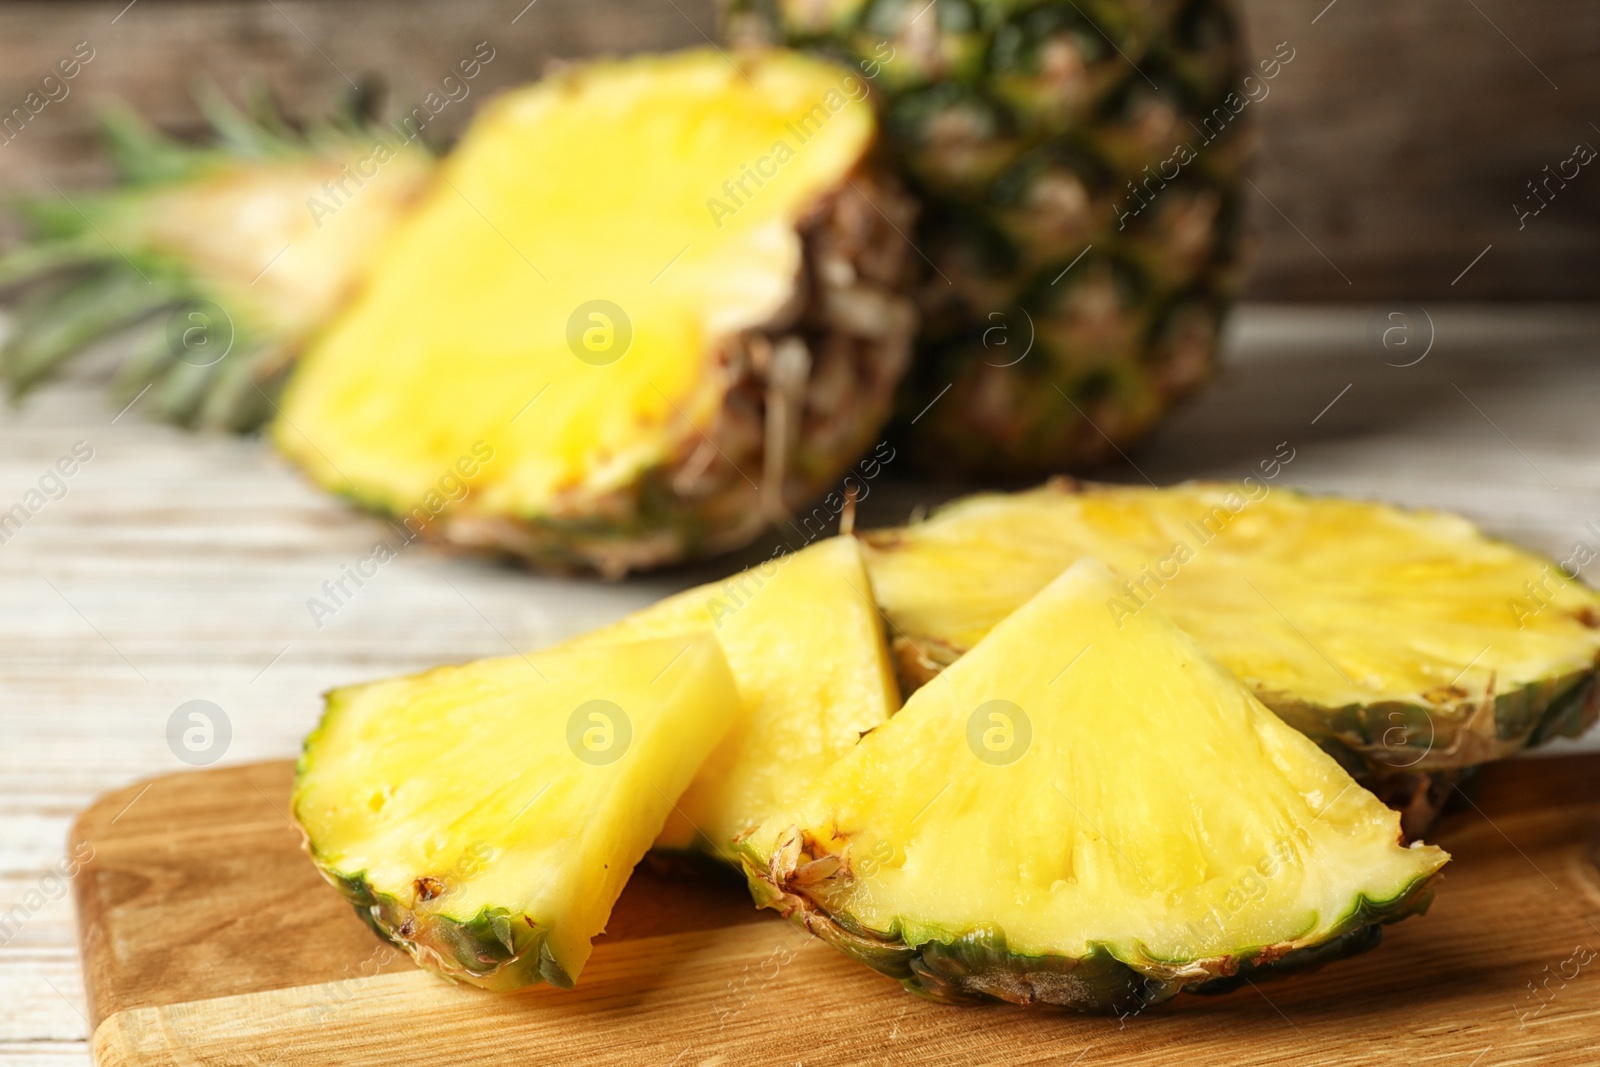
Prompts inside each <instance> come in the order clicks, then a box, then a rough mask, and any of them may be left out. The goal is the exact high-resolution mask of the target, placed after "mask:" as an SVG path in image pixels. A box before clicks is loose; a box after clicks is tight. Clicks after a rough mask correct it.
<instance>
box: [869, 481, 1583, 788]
mask: <svg viewBox="0 0 1600 1067" xmlns="http://www.w3.org/2000/svg"><path fill="white" fill-rule="evenodd" d="M866 548H867V561H868V567H869V569H870V570H871V572H872V580H873V587H874V590H875V593H876V596H877V597H878V601H879V603H880V604H881V605H882V606H883V609H884V611H885V613H886V614H887V615H888V617H889V619H890V621H891V622H892V624H893V625H894V627H895V629H896V632H897V633H899V634H902V635H903V637H904V640H903V642H902V645H901V648H900V649H899V652H900V653H901V657H902V658H901V662H902V663H904V664H906V665H907V667H908V668H909V670H908V672H907V673H908V674H911V675H913V676H914V677H915V678H916V680H918V681H920V680H925V678H926V677H927V676H928V675H929V674H931V672H932V671H934V670H937V669H938V666H939V665H940V664H943V663H948V662H950V661H952V660H954V659H955V658H956V657H957V656H959V655H960V654H961V653H962V652H963V651H964V650H966V649H969V648H972V647H974V646H975V645H976V644H977V643H978V642H979V640H980V639H981V638H982V637H983V635H984V634H985V633H987V632H989V631H990V630H991V629H992V628H993V627H994V626H995V625H996V624H998V623H999V622H1000V620H1001V619H1003V618H1005V617H1006V615H1007V614H1009V613H1010V612H1011V611H1012V610H1014V609H1015V608H1017V607H1018V606H1019V605H1021V604H1022V603H1024V602H1025V601H1026V600H1027V599H1028V598H1029V597H1031V596H1033V595H1034V594H1035V593H1036V592H1037V591H1038V590H1039V589H1041V588H1043V587H1044V586H1045V585H1046V584H1048V583H1049V582H1050V581H1051V580H1052V578H1053V577H1054V576H1055V574H1057V573H1059V571H1060V569H1061V568H1062V567H1065V566H1067V565H1069V564H1071V563H1072V562H1073V561H1074V560H1076V559H1079V558H1082V557H1084V556H1094V557H1096V558H1099V559H1101V560H1104V561H1105V562H1106V563H1107V564H1109V565H1110V566H1111V567H1112V568H1113V570H1115V571H1116V572H1118V573H1119V574H1120V575H1121V576H1122V580H1123V581H1124V582H1126V583H1127V584H1124V585H1121V586H1119V588H1118V590H1117V591H1116V594H1115V595H1114V596H1109V597H1108V598H1107V601H1106V603H1104V604H1102V605H1101V611H1102V613H1103V614H1104V615H1105V616H1106V617H1107V618H1108V619H1114V620H1117V621H1119V622H1127V621H1128V620H1130V619H1131V618H1133V617H1134V616H1136V615H1138V614H1140V613H1142V611H1145V610H1149V608H1148V607H1146V606H1145V605H1150V606H1156V607H1159V608H1160V609H1161V610H1162V611H1163V612H1165V613H1166V614H1167V615H1168V616H1170V617H1171V618H1172V620H1173V621H1174V622H1176V623H1177V624H1178V625H1179V626H1181V627H1183V628H1184V629H1185V630H1186V631H1188V632H1189V633H1190V634H1192V635H1193V636H1194V637H1195V639H1196V640H1197V641H1199V642H1200V644H1201V645H1202V646H1203V647H1204V648H1205V649H1206V651H1207V652H1209V653H1210V654H1211V655H1213V656H1215V657H1216V658H1217V660H1218V661H1220V662H1221V663H1222V665H1223V666H1225V667H1227V668H1228V669H1229V670H1230V671H1232V672H1233V673H1234V674H1235V675H1236V676H1238V677H1239V678H1240V679H1241V680H1242V681H1244V683H1245V684H1246V685H1247V686H1249V687H1250V689H1251V690H1252V691H1253V692H1254V693H1255V694H1256V696H1257V697H1259V698H1260V699H1261V700H1262V701H1264V702H1265V703H1266V704H1267V705H1268V706H1269V707H1271V708H1272V709H1273V710H1274V711H1276V712H1277V713H1278V714H1279V715H1280V716H1281V717H1283V718H1284V719H1285V720H1286V721H1287V722H1289V723H1290V724H1291V725H1293V726H1295V727H1297V728H1299V729H1300V730H1302V731H1303V732H1305V733H1306V734H1308V735H1309V736H1311V737H1312V738H1313V739H1314V740H1316V741H1318V742H1320V743H1322V744H1323V745H1324V747H1326V748H1328V749H1329V751H1330V752H1332V753H1333V754H1335V755H1336V756H1339V757H1340V758H1341V759H1342V760H1344V761H1345V762H1347V764H1348V765H1349V766H1351V767H1352V768H1353V769H1357V770H1360V771H1362V772H1365V773H1367V774H1373V775H1384V774H1392V773H1396V772H1410V773H1414V774H1415V773H1421V772H1434V771H1448V770H1450V769H1453V768H1460V767H1466V766H1471V765H1473V764H1477V763H1482V762H1485V761H1488V760H1493V759H1499V758H1501V757H1504V756H1507V755H1509V754H1511V753H1513V752H1515V751H1517V750H1520V749H1521V748H1523V747H1525V746H1527V745H1529V744H1535V743H1538V742H1540V741H1544V740H1546V739H1548V738H1550V737H1552V736H1555V735H1557V734H1567V735H1576V734H1577V733H1580V732H1582V730H1583V729H1585V728H1586V727H1587V725H1588V724H1589V723H1591V722H1592V721H1593V720H1594V715H1595V681H1594V679H1595V671H1596V664H1597V657H1600V595H1597V594H1596V593H1595V592H1594V591H1593V590H1591V589H1589V588H1588V587H1587V586H1584V585H1583V584H1582V583H1581V582H1577V581H1572V580H1569V579H1567V578H1566V576H1565V575H1564V574H1563V573H1561V572H1560V571H1558V569H1557V565H1556V564H1554V563H1552V562H1550V561H1547V560H1544V559H1541V558H1539V557H1538V556H1536V555H1533V554H1532V553H1529V552H1525V551H1523V550H1521V549H1519V548H1516V547H1515V546H1512V545H1509V544H1506V543H1504V542H1500V541H1495V540H1491V539H1490V538H1488V537H1485V536H1484V535H1483V534H1482V533H1481V532H1480V531H1479V530H1477V529H1476V528H1475V527H1474V526H1472V524H1471V523H1469V522H1467V521H1466V520H1465V519H1462V518H1459V517H1457V516H1454V515H1448V514H1444V513H1440V512H1430V511H1402V510H1400V509H1398V508H1394V507H1390V506H1387V505H1384V504H1377V503H1370V502H1365V501H1356V500H1343V499H1337V498H1319V497H1311V496H1306V495H1303V494H1300V493H1296V492H1292V491H1289V490H1284V489H1276V490H1269V488H1268V487H1267V485H1266V484H1265V483H1264V482H1254V483H1248V482H1247V483H1245V484H1241V485H1218V484H1188V485H1180V486H1176V487H1173V488H1170V489H1146V488H1123V487H1114V486H1095V485H1076V484H1072V483H1066V482H1057V483H1051V484H1049V485H1046V486H1043V487H1041V488H1039V489H1035V490H1032V491H1029V492H1024V493H1016V494H1011V495H1002V494H983V495H979V496H974V497H969V498H967V499H965V500H962V501H959V502H957V503H955V504H952V505H950V506H949V507H947V508H945V509H944V510H942V511H940V512H939V513H937V514H936V515H934V516H933V517H932V518H931V519H929V520H928V521H926V522H923V523H919V524H917V525H913V526H909V527H906V528H904V529H900V530H886V531H880V532H878V533H874V534H871V535H869V536H868V537H867V545H866Z"/></svg>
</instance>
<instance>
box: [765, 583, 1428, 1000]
mask: <svg viewBox="0 0 1600 1067" xmlns="http://www.w3.org/2000/svg"><path fill="white" fill-rule="evenodd" d="M1123 595H1125V594H1124V593H1123V591H1122V588H1121V584H1120V582H1119V581H1118V580H1117V579H1114V578H1113V577H1112V576H1111V574H1110V572H1109V571H1107V570H1106V568H1105V567H1104V566H1103V565H1102V564H1100V563H1099V562H1097V561H1095V560H1092V559H1084V560H1082V561H1080V562H1078V563H1077V564H1075V565H1074V566H1073V567H1071V568H1070V569H1069V570H1067V571H1066V572H1065V573H1063V574H1062V575H1061V576H1060V577H1058V578H1057V579H1056V580H1055V581H1054V582H1052V583H1050V584H1049V585H1048V586H1046V587H1045V589H1044V590H1043V591H1041V592H1040V593H1039V594H1038V595H1037V596H1035V597H1034V598H1033V599H1031V600H1029V601H1028V602H1027V603H1026V604H1025V605H1023V606H1022V607H1021V608H1019V609H1018V610H1017V611H1016V612H1015V613H1014V614H1012V615H1010V616H1008V617H1007V618H1006V619H1005V620H1004V621H1002V622H1000V623H999V624H998V625H997V626H996V627H995V628H994V629H993V631H992V632H991V633H990V634H989V635H988V636H987V637H985V638H983V639H982V640H981V641H980V642H979V643H978V644H977V646H976V647H975V648H974V649H973V650H972V651H971V652H970V653H969V654H968V655H966V656H964V657H962V658H961V660H959V661H958V662H957V663H956V664H955V665H954V666H952V667H950V668H949V669H948V670H946V671H945V672H944V673H943V674H942V675H941V676H940V678H939V679H938V680H936V681H934V682H931V683H930V684H928V685H927V686H925V687H924V688H922V689H921V690H919V691H918V692H917V693H916V694H915V695H914V696H912V698H911V699H910V701H909V702H907V704H906V706H905V707H904V708H903V709H901V711H900V712H899V713H898V714H896V715H895V717H894V718H893V719H891V720H890V721H889V722H888V723H886V724H885V725H883V726H881V727H879V728H878V729H877V730H875V731H873V732H872V733H870V734H868V735H867V736H866V737H865V738H864V739H863V740H862V742H861V743H860V745H858V746H857V747H856V748H855V750H854V751H852V752H851V753H850V754H848V755H847V756H845V757H844V758H843V759H841V760H840V761H839V762H838V763H836V764H835V765H834V766H833V767H832V768H830V769H829V770H828V771H827V772H826V773H825V774H824V775H823V776H822V777H821V778H820V779H819V780H818V781H817V782H815V783H814V784H813V785H812V786H811V788H810V789H808V790H807V791H806V794H805V796H804V797H803V798H802V799H800V800H798V801H797V802H795V803H793V804H791V805H790V806H788V807H787V808H786V809H784V810H783V811H781V812H779V813H776V814H774V815H773V816H772V817H771V818H770V819H768V820H767V822H766V823H764V824H763V825H762V826H761V827H760V828H759V830H757V831H756V832H754V833H752V834H750V835H749V836H747V837H746V838H745V839H744V840H743V841H742V842H741V845H740V847H741V855H742V856H743V858H744V860H745V864H746V870H747V873H748V875H749V877H750V880H751V887H752V890H753V891H754V892H755V893H756V895H757V899H758V900H759V901H761V902H762V903H764V904H766V905H768V906H771V907H774V908H777V909H779V910H781V911H783V912H785V913H786V914H788V915H789V916H790V917H791V918H793V919H795V920H797V921H799V922H801V923H803V924H804V925H806V926H807V927H809V928H810V929H811V930H812V931H813V932H815V933H817V934H819V935H821V936H822V937H823V938H824V939H826V940H827V941H829V942H830V943H832V944H833V945H835V946H836V947H838V948H840V949H842V950H844V951H845V952H847V953H849V954H851V955H853V956H855V957H857V958H859V959H861V960H863V961H864V962H866V963H868V964H870V965H871V966H873V967H875V968H877V969H879V970H881V971H883V972H884V973H886V974H890V975H893V976H894V977H897V978H899V979H900V980H901V981H902V982H904V983H905V985H906V986H907V988H909V989H911V990H913V991H915V992H919V993H922V994H924V995H927V996H930V997H934V998H936V999H941V1000H962V999H973V998H979V999H981V998H984V997H993V998H998V999H1002V1000H1008V1001H1013V1002H1016V1003H1022V1004H1030V1003H1035V1002H1043V1003H1052V1004H1061V1005H1067V1006H1070V1007H1074V1008H1078V1009H1082V1010H1098V1011H1106V1010H1113V1009H1115V1010H1119V1011H1120V1010H1123V1009H1124V1008H1125V1009H1126V1010H1129V1011H1131V1010H1136V1009H1138V1008H1142V1007H1145V1006H1148V1005H1150V1004H1154V1003H1158V1002H1160V1001H1163V1000H1166V999H1168V998H1170V997H1172V996H1174V995H1176V994H1177V993H1178V992H1179V991H1181V990H1185V989H1187V990H1192V991H1200V990H1205V991H1216V990H1219V989H1221V988H1225V987H1227V986H1228V985H1230V984H1231V983H1234V982H1238V981H1240V980H1242V979H1243V978H1246V977H1251V976H1254V975H1256V974H1257V973H1258V972H1259V973H1270V972H1272V971H1276V970H1285V969H1295V968H1299V967H1304V966H1309V965H1315V964H1318V963H1321V962H1324V961H1325V960H1327V959H1330V958H1334V957H1336V956H1339V955H1343V954H1347V953H1350V952H1355V951H1360V950H1363V949H1366V948H1369V947H1371V946H1372V945H1374V944H1375V943H1376V942H1377V940H1378V933H1379V931H1378V924H1381V923H1386V922H1393V921H1396V920H1398V919H1400V918H1403V917H1404V916H1406V915H1409V914H1412V913H1414V912H1418V911H1420V910H1422V909H1424V908H1425V907H1426V905H1427V903H1428V901H1429V899H1430V898H1431V889H1430V884H1431V880H1432V878H1433V876H1434V874H1435V873H1436V872H1437V871H1438V870H1439V868H1440V867H1441V866H1442V865H1443V864H1444V863H1445V861H1446V860H1447V859H1448V858H1449V857H1448V856H1447V855H1446V854H1445V853H1444V852H1442V851H1440V850H1439V849H1437V848H1434V847H1431V846H1424V845H1413V846H1412V847H1410V848H1405V847H1402V846H1401V845H1400V844H1398V839H1399V833H1400V827H1399V817H1398V815H1396V814H1395V813H1394V812H1392V811H1390V810H1389V809H1387V808H1385V807H1384V806H1383V805H1382V804H1381V803H1380V802H1379V801H1378V800H1377V798H1375V797H1373V796H1372V795H1371V794H1369V793H1367V792H1365V791H1364V790H1362V789H1361V788H1360V787H1359V786H1357V785H1356V783H1355V782H1354V781H1353V780H1352V779H1351V778H1350V777H1349V775H1347V774H1346V773H1345V772H1344V771H1343V770H1341V769H1340V767H1339V765H1338V764H1337V763H1335V762H1334V761H1333V760H1332V759H1331V758H1330V757H1328V756H1327V755H1325V754H1324V753H1323V752H1321V751H1320V750H1319V749H1318V748H1317V747H1316V746H1315V745H1314V744H1312V743H1311V742H1310V741H1309V740H1307V739H1306V738H1305V737H1303V736H1302V735H1300V734H1299V733H1297V732H1296V731H1294V730H1292V729H1290V728H1289V727H1288V726H1286V725H1285V724H1284V723H1283V722H1282V721H1280V720H1279V719H1278V718H1277V717H1276V716H1274V715H1273V714H1272V713H1271V712H1270V711H1269V710H1267V708H1266V707H1264V706H1263V705H1262V704H1261V703H1260V702H1259V701H1258V700H1256V698H1255V697H1254V696H1252V695H1251V694H1250V692H1249V690H1247V689H1246V688H1245V687H1244V686H1242V685H1241V684H1240V683H1239V682H1238V681H1237V680H1236V679H1234V678H1233V677H1232V676H1231V675H1229V674H1228V673H1227V672H1226V671H1225V670H1224V669H1223V668H1222V667H1221V666H1220V665H1218V664H1217V663H1216V662H1214V661H1213V660H1211V659H1210V658H1209V657H1208V656H1207V655H1206V654H1205V653H1204V652H1203V651H1201V649H1200V647H1199V646H1198V645H1197V644H1196V643H1195V642H1194V641H1193V640H1192V639H1191V638H1190V637H1189V636H1188V635H1186V634H1185V633H1183V632H1182V631H1181V630H1179V629H1178V628H1177V627H1176V626H1175V625H1173V623H1172V622H1170V621H1169V620H1168V619H1166V618H1165V617H1164V616H1163V615H1162V614H1161V613H1160V612H1159V610H1158V609H1156V608H1154V607H1150V608H1146V609H1145V610H1144V611H1141V612H1139V613H1137V614H1135V615H1133V616H1131V617H1129V618H1127V619H1125V620H1123V621H1122V622H1121V623H1120V624H1119V623H1118V621H1117V620H1115V619H1113V617H1112V615H1111V613H1110V612H1109V611H1108V610H1107V604H1108V603H1112V602H1115V600H1116V599H1117V598H1118V597H1121V596H1123Z"/></svg>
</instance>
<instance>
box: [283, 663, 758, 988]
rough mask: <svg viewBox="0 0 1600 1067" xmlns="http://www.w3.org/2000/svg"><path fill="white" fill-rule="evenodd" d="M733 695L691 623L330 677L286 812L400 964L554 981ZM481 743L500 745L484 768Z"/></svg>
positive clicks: (714, 737) (602, 913) (500, 983)
mask: <svg viewBox="0 0 1600 1067" xmlns="http://www.w3.org/2000/svg"><path fill="white" fill-rule="evenodd" d="M740 711H741V705H740V702H739V696H738V691H737V689H736V688H735V685H734V681H733V678H732V676H731V675H730V674H729V673H728V668H727V664H726V662H725V661H724V659H723V657H722V652H721V650H720V649H719V648H718V646H717V643H716V640H715V639H714V638H712V637H711V636H710V635H709V634H703V633H699V634H688V635H677V636H674V637H666V638H659V639H655V640H649V641H640V642H635V643H631V644H620V645H612V646H608V647H597V648H586V649H569V650H557V651H549V652H542V653H535V654H533V655H530V656H507V657H505V658H502V659H490V660H480V661H478V662H476V663H470V664H467V665H465V666H459V667H440V668H438V669H436V670H432V671H428V672H427V673H425V674H419V675H414V676H412V677H408V678H396V679H392V680H389V681H382V682H374V683H371V684H368V685H359V686H352V687H350V688H346V689H339V690H335V691H334V692H332V693H330V694H329V695H328V706H327V712H326V714H325V715H324V716H323V720H322V723H321V725H319V726H318V727H317V729H316V730H315V731H314V732H313V733H312V734H311V736H310V737H309V738H307V740H306V745H305V751H304V753H303V754H302V756H301V757H300V763H299V766H298V769H297V774H296V779H295V790H294V797H293V810H294V817H295V820H296V822H297V823H298V825H299V826H300V828H301V830H302V831H303V833H304V834H305V841H306V848H307V851H308V852H309V853H310V855H311V858H312V860H313V861H314V862H315V863H316V864H317V866H318V868H320V869H321V871H322V872H323V875H324V877H326V878H327V879H328V880H329V881H330V882H331V883H333V885H334V886H335V887H337V888H338V889H339V890H340V892H341V893H343V894H344V896H345V897H346V898H347V899H348V900H349V901H350V902H351V903H352V904H353V905H355V907H356V909H357V911H358V912H360V913H361V915H362V917H363V918H365V919H366V921H367V922H368V923H369V924H370V925H371V926H372V927H373V929H374V930H376V931H377V932H378V934H379V935H380V936H382V937H385V938H387V939H389V940H390V941H393V942H394V943H395V944H397V945H399V946H400V947H401V948H403V949H404V950H405V951H406V952H408V953H410V954H411V956H412V957H413V958H414V959H415V960H416V961H417V962H418V963H419V964H421V965H423V966H425V967H428V968H430V969H432V970H435V971H437V972H439V973H440V974H443V975H446V976H448V977H451V978H455V979H459V980H461V981H465V982H470V983H472V984H474V985H479V986H483V987H485V988H490V989H512V988H516V987H519V986H523V985H528V984H530V983H534V982H538V981H540V980H541V979H542V980H544V981H546V982H549V983H551V984H552V985H558V986H571V985H572V984H573V983H574V982H575V981H576V980H577V978H578V975H579V972H580V971H582V969H583V965H584V962H585V961H586V960H587V959H588V958H589V949H590V939H591V938H593V937H594V936H595V935H596V934H598V933H600V932H601V931H602V930H603V929H604V928H605V924H606V919H607V917H608V916H609V915H610V913H611V907H612V905H613V904H615V903H616V900H617V897H618V896H619V895H620V894H621V892H622V887H623V885H624V884H625V883H626V882H627V880H628V874H629V872H630V871H632V869H633V867H634V865H635V864H636V863H638V862H639V860H640V858H641V857H642V856H643V855H644V853H645V850H646V849H647V848H649V846H650V842H651V840H652V839H653V838H654V837H655V836H656V835H657V833H659V832H660V830H661V827H662V824H663V823H664V821H665V820H666V817H667V814H668V812H670V811H671V810H672V804H673V801H675V800H676V799H677V798H678V796H679V794H681V793H682V792H683V790H684V788H685V787H686V786H688V784H689V782H690V780H691V779H692V778H693V777H694V775H695V773H696V772H697V771H698V770H699V769H700V765H701V764H702V763H703V762H704V761H705V759H706V757H707V756H708V755H709V754H710V753H711V752H712V750H713V749H714V748H715V747H716V745H717V744H718V742H720V741H721V740H722V738H723V736H724V735H725V734H726V733H727V731H728V729H729V727H730V726H732V724H733V723H734V721H735V720H736V719H737V718H738V716H739V714H740ZM494 750H498V751H499V752H500V753H501V754H503V755H505V756H509V758H502V759H497V760H494V761H493V762H492V765H491V766H489V767H488V769H486V768H485V764H484V755H485V753H486V752H487V751H494Z"/></svg>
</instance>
